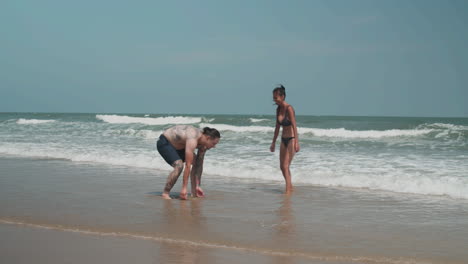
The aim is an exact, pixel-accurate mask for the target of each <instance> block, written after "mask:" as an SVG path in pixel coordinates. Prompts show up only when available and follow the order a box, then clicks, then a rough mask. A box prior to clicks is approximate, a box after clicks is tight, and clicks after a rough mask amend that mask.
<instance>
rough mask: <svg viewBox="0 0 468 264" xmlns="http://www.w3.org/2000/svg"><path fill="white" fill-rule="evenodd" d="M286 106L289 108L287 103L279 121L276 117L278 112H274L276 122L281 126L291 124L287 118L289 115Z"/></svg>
mask: <svg viewBox="0 0 468 264" xmlns="http://www.w3.org/2000/svg"><path fill="white" fill-rule="evenodd" d="M288 108H289V105H288V106H287V107H286V111H284V117H283V120H282V121H281V122H280V121H279V119H278V114H276V122H278V124H280V125H282V126H290V125H292V123H291V120H289V117H288ZM277 112H279V107H278V111H277Z"/></svg>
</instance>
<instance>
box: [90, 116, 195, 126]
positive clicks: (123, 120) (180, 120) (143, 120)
mask: <svg viewBox="0 0 468 264" xmlns="http://www.w3.org/2000/svg"><path fill="white" fill-rule="evenodd" d="M96 118H97V119H99V120H102V121H104V122H106V123H110V124H134V123H140V124H145V125H168V124H195V123H200V122H201V121H202V119H201V117H186V116H166V117H155V118H151V117H132V116H121V115H96Z"/></svg>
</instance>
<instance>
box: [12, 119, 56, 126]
mask: <svg viewBox="0 0 468 264" xmlns="http://www.w3.org/2000/svg"><path fill="white" fill-rule="evenodd" d="M51 122H55V120H44V119H24V118H20V119H18V121H16V123H17V124H20V125H36V124H45V123H51Z"/></svg>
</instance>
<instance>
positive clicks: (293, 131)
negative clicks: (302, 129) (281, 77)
mask: <svg viewBox="0 0 468 264" xmlns="http://www.w3.org/2000/svg"><path fill="white" fill-rule="evenodd" d="M285 99H286V89H285V88H284V86H283V85H280V86H279V87H276V88H275V89H274V90H273V101H274V102H275V104H276V105H278V107H277V108H276V127H275V135H274V136H273V142H272V143H271V147H270V151H271V152H274V151H275V144H276V139H277V138H278V134H279V129H280V126H282V127H283V131H282V134H281V147H280V168H281V172H283V176H284V180H285V181H286V191H285V193H286V194H290V193H291V192H292V191H293V186H292V183H291V171H290V170H289V165H291V161H292V159H293V158H294V154H295V153H296V152H298V151H299V149H300V147H299V138H298V134H297V125H296V115H295V114H294V109H293V107H292V106H291V105H290V104H288V103H287V102H286V101H285Z"/></svg>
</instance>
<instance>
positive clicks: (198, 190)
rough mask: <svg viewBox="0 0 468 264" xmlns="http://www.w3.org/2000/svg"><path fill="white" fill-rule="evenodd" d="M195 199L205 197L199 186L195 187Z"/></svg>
mask: <svg viewBox="0 0 468 264" xmlns="http://www.w3.org/2000/svg"><path fill="white" fill-rule="evenodd" d="M197 197H205V193H204V192H203V190H202V188H200V186H197Z"/></svg>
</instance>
